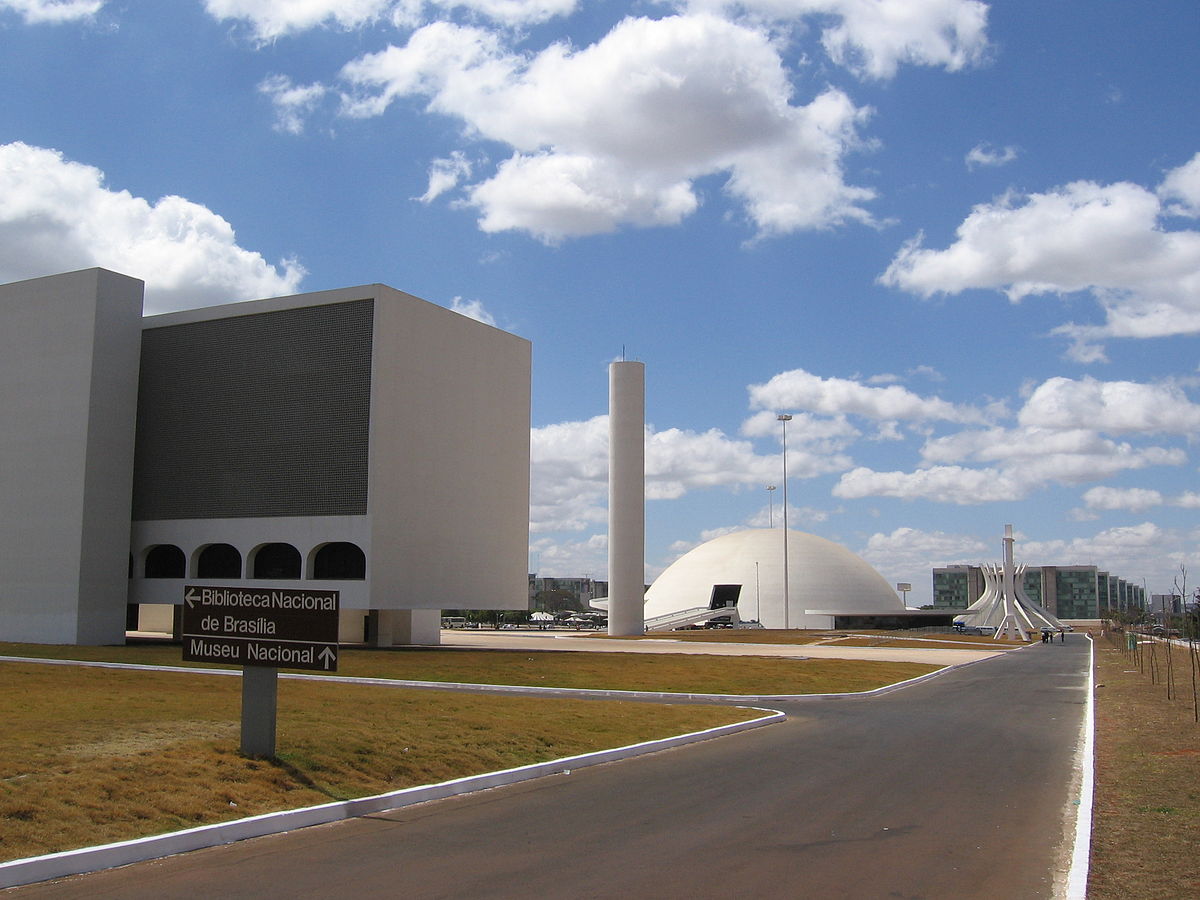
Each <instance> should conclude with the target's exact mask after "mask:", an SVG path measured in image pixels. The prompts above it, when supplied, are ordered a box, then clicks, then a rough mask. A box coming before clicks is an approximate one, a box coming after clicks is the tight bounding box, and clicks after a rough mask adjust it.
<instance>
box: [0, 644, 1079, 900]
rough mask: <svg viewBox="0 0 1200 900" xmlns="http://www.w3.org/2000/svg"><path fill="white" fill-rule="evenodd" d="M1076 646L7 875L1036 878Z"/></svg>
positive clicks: (1049, 886)
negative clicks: (231, 839) (391, 805)
mask: <svg viewBox="0 0 1200 900" xmlns="http://www.w3.org/2000/svg"><path fill="white" fill-rule="evenodd" d="M1088 650H1089V648H1088V645H1087V639H1086V638H1085V637H1084V636H1082V635H1069V636H1068V637H1067V641H1066V643H1057V644H1052V645H1038V644H1035V645H1033V646H1031V647H1029V648H1027V649H1024V650H1020V651H1017V652H1013V653H1008V654H1005V655H1004V656H1000V657H996V658H993V659H989V660H986V661H984V662H981V663H977V664H975V665H972V666H968V667H965V668H963V669H960V670H956V671H954V672H950V673H948V674H946V675H943V676H939V677H937V678H934V679H930V680H928V681H926V682H923V683H920V684H917V685H914V686H912V687H909V688H906V689H903V690H900V691H896V692H893V693H890V694H886V695H884V696H881V697H878V698H876V699H870V700H864V699H845V700H842V699H839V700H828V701H815V702H792V703H786V704H774V705H776V706H778V707H779V708H782V709H785V710H786V711H787V713H788V716H789V719H788V721H787V722H786V723H783V724H780V725H773V726H770V727H767V728H761V729H757V730H755V731H752V732H749V733H746V734H742V735H735V736H732V737H728V738H721V739H717V740H713V741H708V742H705V743H702V744H698V745H692V746H690V747H686V748H682V749H679V750H670V751H664V752H661V753H656V754H652V755H650V756H646V757H641V758H638V759H632V760H626V761H623V762H618V763H612V764H607V765H602V766H595V767H591V768H587V769H581V770H577V771H575V772H572V773H570V774H563V775H556V776H552V777H549V778H545V779H541V780H539V781H534V782H527V783H525V784H521V785H515V786H512V787H506V788H499V789H496V790H491V791H484V792H480V793H477V794H472V795H469V796H465V797H458V798H454V799H451V800H445V801H439V802H436V803H429V804H424V805H421V806H416V807H410V808H408V809H404V810H398V811H396V812H394V813H387V814H380V815H374V816H369V817H364V818H361V819H355V820H351V821H347V822H340V823H337V824H333V825H328V826H320V827H315V828H309V829H304V830H301V831H297V832H293V833H291V834H286V835H279V836H275V837H268V838H260V839H257V840H252V841H245V842H242V843H239V844H234V845H230V846H226V847H218V848H213V849H211V850H203V851H198V852H195V853H190V854H184V855H181V856H176V857H171V858H168V859H164V860H158V861H154V862H149V863H143V864H139V865H135V866H129V867H126V868H123V869H116V870H109V871H106V872H100V873H96V874H93V875H87V876H80V877H75V878H70V879H65V880H62V881H58V882H49V883H45V884H40V885H30V886H27V887H23V888H16V889H13V890H12V891H11V896H13V897H14V898H20V900H34V898H48V897H53V898H88V900H108V898H120V900H140V898H154V900H173V898H179V900H197V898H224V900H236V898H255V900H271V898H289V900H290V898H297V900H299V898H329V897H356V898H376V897H403V898H406V900H407V898H472V900H475V898H481V900H482V898H518V897H519V898H522V900H525V898H623V900H630V898H685V897H686V898H709V897H712V898H718V897H719V898H740V897H747V898H749V897H754V898H775V897H778V898H821V900H837V898H848V900H849V898H853V900H870V898H947V900H951V898H952V900H964V898H975V897H978V898H1005V900H1016V898H1026V897H1051V896H1054V895H1055V894H1054V887H1055V884H1056V882H1057V883H1058V884H1061V883H1062V881H1063V880H1064V879H1065V873H1066V869H1067V866H1068V864H1069V858H1070V850H1071V848H1070V845H1069V842H1068V840H1067V838H1068V835H1069V832H1068V831H1067V829H1066V825H1067V823H1068V821H1073V818H1074V807H1073V802H1074V798H1075V796H1076V794H1075V790H1074V789H1073V780H1074V779H1075V778H1076V776H1077V773H1076V772H1075V771H1074V759H1075V753H1076V747H1077V742H1078V738H1079V736H1080V729H1081V726H1082V719H1083V714H1084V711H1085V708H1086V699H1087V694H1086V690H1087V665H1088V655H1089V654H1088ZM6 896H7V894H6Z"/></svg>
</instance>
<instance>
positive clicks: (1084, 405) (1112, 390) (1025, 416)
mask: <svg viewBox="0 0 1200 900" xmlns="http://www.w3.org/2000/svg"><path fill="white" fill-rule="evenodd" d="M1018 420H1019V421H1020V423H1021V424H1022V425H1027V426H1032V427H1040V428H1053V429H1062V430H1065V429H1072V428H1081V429H1092V430H1096V431H1104V432H1109V433H1112V434H1126V433H1138V434H1156V433H1162V434H1180V435H1187V434H1194V433H1195V432H1197V431H1200V404H1195V403H1192V402H1191V401H1190V400H1189V399H1188V398H1187V395H1186V394H1184V392H1183V390H1182V389H1181V388H1180V387H1178V386H1176V385H1174V384H1169V383H1164V384H1142V383H1139V382H1134V381H1098V380H1096V379H1094V378H1089V377H1085V378H1082V379H1080V380H1078V381H1076V380H1073V379H1070V378H1050V379H1048V380H1046V381H1045V382H1043V383H1042V384H1041V385H1039V386H1038V387H1037V388H1036V389H1035V390H1034V391H1033V393H1032V394H1031V395H1030V397H1029V399H1028V400H1026V402H1025V406H1024V408H1022V409H1021V411H1020V413H1019V414H1018Z"/></svg>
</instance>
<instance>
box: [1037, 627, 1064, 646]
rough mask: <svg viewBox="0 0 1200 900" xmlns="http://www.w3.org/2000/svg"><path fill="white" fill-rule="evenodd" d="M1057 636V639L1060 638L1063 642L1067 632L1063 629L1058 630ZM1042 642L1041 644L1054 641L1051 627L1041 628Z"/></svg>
mask: <svg viewBox="0 0 1200 900" xmlns="http://www.w3.org/2000/svg"><path fill="white" fill-rule="evenodd" d="M1058 637H1059V640H1061V641H1062V642H1063V643H1064V644H1065V643H1066V642H1067V633H1066V632H1065V631H1060V632H1059V633H1058ZM1042 643H1043V644H1053V643H1054V630H1053V629H1052V628H1043V629H1042Z"/></svg>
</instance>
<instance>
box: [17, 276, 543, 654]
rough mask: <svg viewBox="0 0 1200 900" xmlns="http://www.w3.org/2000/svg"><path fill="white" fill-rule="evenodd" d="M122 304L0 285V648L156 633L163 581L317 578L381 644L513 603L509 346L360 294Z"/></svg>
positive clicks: (513, 427)
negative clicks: (457, 612) (450, 614)
mask: <svg viewBox="0 0 1200 900" xmlns="http://www.w3.org/2000/svg"><path fill="white" fill-rule="evenodd" d="M141 311H142V284H141V282H140V281H136V280H135V279H131V278H127V277H125V276H122V275H117V274H115V273H112V272H107V271H104V270H100V269H92V270H87V271H84V272H76V273H70V274H67V275H58V276H51V277H48V278H41V279H35V280H33V281H27V282H21V283H18V284H12V285H7V286H3V287H0V324H3V326H4V327H3V328H0V372H2V373H3V376H4V379H5V384H6V385H9V386H11V389H10V390H6V391H5V392H4V396H3V399H2V401H0V402H2V403H3V406H2V407H0V409H2V410H3V412H4V413H5V421H6V422H8V423H10V427H9V428H7V429H5V435H4V437H3V438H0V469H2V470H3V471H4V472H5V473H6V477H5V480H4V482H3V487H2V488H0V540H2V541H3V546H2V547H0V584H3V585H4V590H3V593H0V639H4V640H14V641H33V642H45V643H109V642H120V641H122V640H123V639H124V634H125V630H126V627H127V626H128V627H138V625H139V624H140V625H141V626H142V627H146V626H147V623H148V620H154V621H153V623H152V624H151V627H155V628H162V627H164V626H163V621H162V615H163V611H164V610H165V611H166V613H167V616H166V627H170V621H171V615H170V611H171V610H172V608H175V607H178V605H179V604H180V603H181V602H182V595H183V585H184V584H185V583H187V584H206V583H207V584H213V585H230V586H246V587H267V586H271V587H286V588H303V587H309V588H320V589H325V590H338V591H340V592H341V606H342V610H343V613H342V629H341V631H342V639H343V640H346V641H361V640H364V639H366V640H368V641H370V642H371V643H375V644H380V645H385V644H392V643H436V641H437V639H438V626H439V624H440V622H439V610H440V609H442V608H458V609H464V608H466V609H470V608H500V609H517V608H523V607H524V606H525V604H526V581H527V575H528V573H527V572H526V558H527V553H528V520H529V385H530V348H529V344H528V342H527V341H525V340H523V339H521V338H518V337H516V336H514V335H511V334H508V333H506V332H503V331H500V330H498V329H496V328H493V327H490V326H488V325H484V324H482V323H480V322H477V321H475V320H473V319H469V318H467V317H465V316H462V315H459V314H457V313H454V312H452V311H450V310H447V309H445V308H443V307H439V306H436V305H434V304H431V303H426V302H425V301H423V300H419V299H417V298H416V297H413V296H411V295H408V294H405V293H402V292H400V291H396V290H393V289H392V288H388V287H385V286H383V285H379V284H374V285H365V286H361V287H353V288H343V289H339V290H332V291H322V292H318V293H312V294H303V295H297V296H293V297H281V298H275V299H270V300H258V301H250V302H244V303H235V304H230V305H226V306H219V307H209V308H204V309H197V310H190V311H187V312H180V313H171V314H168V315H162V316H153V317H148V318H144V319H143V318H142V315H141Z"/></svg>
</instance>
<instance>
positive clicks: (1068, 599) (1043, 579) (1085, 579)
mask: <svg viewBox="0 0 1200 900" xmlns="http://www.w3.org/2000/svg"><path fill="white" fill-rule="evenodd" d="M1021 589H1022V590H1024V592H1025V595H1026V596H1027V597H1028V598H1029V599H1030V600H1032V601H1033V602H1034V603H1037V604H1039V605H1040V606H1042V607H1043V608H1044V609H1045V610H1046V611H1047V612H1048V613H1050V614H1051V615H1053V616H1056V617H1058V618H1060V619H1098V618H1103V617H1106V616H1111V615H1115V614H1116V613H1118V612H1136V611H1139V610H1143V609H1145V606H1146V597H1145V591H1144V590H1143V589H1142V587H1141V585H1134V584H1130V583H1129V582H1128V581H1126V580H1125V579H1124V578H1118V577H1117V576H1116V575H1112V574H1111V573H1109V572H1106V571H1103V570H1101V569H1100V568H1098V567H1097V566H1028V567H1026V569H1025V572H1024V574H1023V576H1022V578H1021ZM983 591H984V580H983V572H982V569H981V568H980V567H979V566H963V565H959V566H946V567H944V568H938V569H934V570H933V603H934V606H935V607H937V608H938V609H966V608H967V607H969V606H970V605H971V604H972V603H974V602H975V601H976V600H978V599H979V598H980V597H981V596H983Z"/></svg>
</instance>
